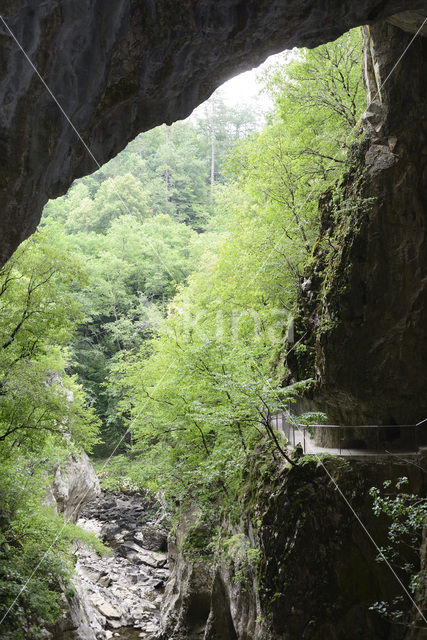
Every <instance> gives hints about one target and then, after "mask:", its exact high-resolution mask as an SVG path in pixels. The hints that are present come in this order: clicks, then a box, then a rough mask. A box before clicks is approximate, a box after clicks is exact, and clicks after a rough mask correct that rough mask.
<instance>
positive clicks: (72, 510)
mask: <svg viewBox="0 0 427 640" xmlns="http://www.w3.org/2000/svg"><path fill="white" fill-rule="evenodd" d="M51 492H52V495H53V498H54V500H55V502H56V504H57V507H58V510H59V511H61V512H62V513H63V514H64V516H65V518H66V519H68V520H71V521H72V522H76V521H77V519H78V517H79V515H80V512H81V510H82V508H83V507H84V505H85V504H86V503H87V502H90V501H91V500H93V499H94V498H95V497H96V496H97V495H99V494H100V493H101V488H100V485H99V480H98V478H97V476H96V473H95V471H94V469H93V467H92V465H91V463H90V460H89V458H88V456H87V455H86V453H84V452H81V453H80V454H79V455H73V456H69V458H68V459H67V461H66V462H65V463H63V464H61V465H60V466H58V467H56V469H54V476H53V482H52V487H51Z"/></svg>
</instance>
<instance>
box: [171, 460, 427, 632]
mask: <svg viewBox="0 0 427 640" xmlns="http://www.w3.org/2000/svg"><path fill="white" fill-rule="evenodd" d="M413 462H415V463H416V464H407V463H405V462H402V461H396V459H393V458H389V459H388V458H382V459H377V460H375V464H372V460H371V461H370V462H366V461H363V460H362V459H360V460H351V462H344V461H343V460H342V459H338V458H335V459H332V460H329V461H328V462H325V464H326V466H327V468H328V470H329V472H330V473H331V475H332V476H333V477H334V478H335V480H336V482H337V483H338V485H339V487H340V489H341V490H342V492H343V493H344V495H345V496H346V498H347V499H348V500H349V502H350V503H351V504H352V506H353V508H354V509H355V511H356V512H357V514H358V516H359V517H360V519H361V520H362V522H363V523H364V525H365V526H366V527H367V529H368V530H369V531H370V533H371V534H372V536H373V537H374V539H375V540H376V542H377V543H378V544H379V545H381V544H384V541H385V532H386V527H385V523H384V522H383V521H381V519H378V518H376V517H375V516H374V515H373V513H372V499H371V498H370V496H369V495H368V490H369V488H370V487H371V486H381V484H382V482H383V480H385V479H395V478H397V477H399V476H403V475H406V476H409V478H410V483H411V489H413V490H414V491H416V492H419V493H420V495H424V494H425V489H426V480H425V478H426V476H425V470H426V459H425V457H423V456H422V455H420V456H419V457H418V459H417V460H414V461H413ZM416 465H419V466H418V467H417V466H416ZM241 507H242V514H244V515H243V516H242V520H241V522H240V523H235V524H234V525H232V526H231V525H227V526H226V527H225V531H224V532H223V540H224V539H227V538H228V537H229V536H234V537H235V538H236V539H238V540H239V544H240V545H243V548H246V549H247V550H248V551H247V553H246V555H245V554H244V553H243V554H242V553H236V554H235V557H234V559H233V553H231V558H230V552H228V557H227V556H225V557H224V555H222V556H221V557H220V559H218V558H219V556H217V557H216V559H215V560H212V559H208V558H204V559H203V557H199V558H198V559H196V558H195V557H194V556H191V555H188V551H186V550H185V546H184V545H183V538H185V532H186V531H188V528H189V522H188V519H186V518H184V520H183V521H182V522H181V527H180V528H178V532H177V538H176V542H177V545H178V546H177V547H176V546H175V547H173V548H172V550H171V552H172V558H171V560H172V562H171V566H172V578H171V582H170V584H169V586H168V588H167V592H166V600H165V607H164V610H163V629H164V634H163V636H162V640H166V639H167V640H301V639H305V640H324V639H325V638H328V640H342V639H343V638H348V640H371V639H372V640H399V639H401V638H403V637H404V636H405V633H406V629H405V627H404V626H402V625H390V624H389V623H387V622H385V621H384V620H383V619H382V618H380V617H379V616H378V615H377V614H375V613H373V612H372V611H370V610H369V607H370V606H371V605H372V604H373V602H375V601H378V600H382V599H385V600H387V599H391V598H393V597H394V596H395V595H397V594H399V595H400V593H401V591H400V587H399V585H398V583H397V581H396V580H395V579H394V578H393V576H392V574H391V572H390V570H389V569H388V568H387V567H385V566H383V565H382V564H379V563H377V562H376V561H375V556H376V550H375V548H374V546H373V544H372V543H371V541H370V540H369V538H368V536H367V535H366V533H365V532H364V531H363V529H362V527H361V526H360V524H359V523H358V522H357V520H356V518H355V517H354V515H353V514H352V513H351V511H350V510H349V507H348V506H347V504H346V503H345V501H344V500H343V498H342V497H341V495H340V494H339V493H338V492H337V491H336V489H335V487H334V486H333V484H332V483H331V482H330V479H329V477H328V475H327V474H326V472H325V470H324V468H323V467H322V466H321V465H320V464H318V463H316V461H311V462H307V463H306V464H305V465H304V466H303V467H298V468H292V469H291V470H289V469H288V470H284V469H277V468H274V467H272V468H271V469H269V470H267V471H265V470H264V471H262V470H261V469H260V468H257V467H256V466H255V467H254V468H253V469H252V470H251V472H248V477H247V490H246V492H245V494H244V495H243V496H242V504H241ZM245 545H246V547H245ZM249 550H252V553H250V551H249ZM257 552H260V553H257ZM254 558H255V560H254ZM200 594H203V601H202V602H201V601H200V600H199V599H198V598H199V597H200ZM404 606H405V607H406V608H407V610H410V606H411V605H410V603H409V601H407V602H406V603H405V605H404ZM196 610H197V611H198V612H199V618H198V620H196V617H195V615H194V611H196ZM192 612H193V614H192ZM415 637H416V636H415ZM417 640H418V638H417Z"/></svg>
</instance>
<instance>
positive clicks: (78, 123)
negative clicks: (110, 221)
mask: <svg viewBox="0 0 427 640" xmlns="http://www.w3.org/2000/svg"><path fill="white" fill-rule="evenodd" d="M422 8H425V0H358V2H354V1H353V0H332V1H330V2H315V1H314V0H308V1H306V2H301V1H300V0H243V1H242V0H181V1H180V2H176V1H175V0H157V1H154V0H144V1H141V0H116V1H115V2H106V1H105V0H73V1H72V2H70V1H69V0H46V1H44V2H39V0H6V1H5V2H3V3H2V16H3V17H2V22H0V95H1V96H2V107H1V110H0V158H1V170H0V184H1V187H0V211H1V214H0V264H2V263H3V262H4V261H5V260H6V259H7V257H9V256H10V255H11V253H12V252H13V250H14V249H15V248H16V247H17V245H18V244H19V242H21V241H22V240H23V239H24V238H26V237H27V236H28V235H29V234H30V233H32V232H33V231H34V229H35V228H36V225H37V223H38V221H39V219H40V214H41V210H42V207H43V206H44V204H45V203H46V201H47V199H48V198H54V197H56V196H59V195H61V194H63V193H65V191H66V190H67V188H68V187H69V186H70V184H71V182H72V181H73V180H74V179H75V178H77V177H80V176H82V175H85V174H88V173H92V172H93V171H94V170H95V169H96V168H97V163H99V164H103V163H104V162H106V161H107V160H109V159H110V158H111V157H113V156H114V155H115V154H117V153H118V152H119V151H120V150H121V149H123V148H124V146H125V145H126V144H127V143H128V142H129V141H130V140H132V139H133V138H134V137H135V136H136V135H137V134H138V133H139V132H141V131H143V130H147V129H150V128H152V127H154V126H156V125H158V124H161V123H163V122H167V123H170V122H172V121H174V120H177V119H180V118H183V117H185V116H187V115H188V114H189V113H190V112H191V111H192V109H193V108H194V107H196V106H197V105H198V104H200V103H201V102H202V101H203V100H205V99H206V98H208V97H209V95H210V94H211V93H212V91H213V90H214V89H215V88H216V87H218V86H219V85H220V84H221V83H222V82H223V81H225V80H226V79H228V78H229V77H231V76H232V75H233V74H236V73H238V72H240V71H243V70H246V69H248V68H249V67H251V66H254V65H257V64H259V63H260V62H262V61H263V60H264V59H265V58H266V56H267V55H268V54H271V53H275V52H277V51H279V50H283V49H285V48H290V47H294V46H303V45H307V46H314V45H317V44H320V43H321V42H326V41H328V40H331V39H334V38H336V37H337V36H339V35H340V34H341V33H343V32H344V31H346V30H348V29H349V28H350V27H353V26H356V25H360V24H367V23H372V22H373V21H375V20H378V19H382V18H386V17H388V16H391V15H392V14H396V13H397V12H399V11H404V10H408V9H413V10H414V9H422ZM408 24H409V25H411V20H410V19H406V20H405V25H408ZM18 43H19V44H18ZM20 47H22V49H21V48H20ZM26 56H28V58H26ZM30 61H31V63H30ZM32 64H33V65H34V66H35V67H36V68H37V70H38V72H39V73H40V75H41V77H42V78H43V81H44V82H45V83H46V85H47V87H48V88H49V91H48V89H47V87H46V86H45V85H44V84H43V82H42V81H41V80H40V78H39V77H37V75H36V73H35V69H34V68H33V66H32ZM50 92H51V93H50ZM52 96H55V98H56V99H57V100H58V102H59V104H60V105H61V109H63V112H62V111H61V109H60V108H59V106H58V104H56V103H55V101H54V99H53V97H52ZM64 113H65V114H67V116H68V117H69V118H70V120H71V122H72V123H73V126H71V125H70V123H69V122H68V121H67V119H66V117H65V115H64ZM77 131H78V134H79V135H77ZM82 141H84V143H85V144H86V145H87V146H88V148H89V149H90V152H91V154H93V156H91V154H90V153H88V150H87V149H86V148H85V146H84V144H83V142H82Z"/></svg>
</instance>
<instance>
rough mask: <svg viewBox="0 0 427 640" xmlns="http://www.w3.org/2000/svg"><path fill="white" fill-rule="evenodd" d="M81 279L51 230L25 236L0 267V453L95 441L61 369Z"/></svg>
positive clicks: (92, 425) (78, 395) (88, 414)
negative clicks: (75, 292)
mask: <svg viewBox="0 0 427 640" xmlns="http://www.w3.org/2000/svg"><path fill="white" fill-rule="evenodd" d="M83 281H84V276H83V274H82V271H81V269H80V268H79V266H78V264H77V263H76V262H75V261H74V260H72V259H71V258H70V257H69V256H68V255H66V254H65V253H63V252H62V251H61V250H59V249H56V248H54V245H53V242H52V237H51V236H50V235H49V234H46V233H38V234H36V235H34V236H33V237H32V238H31V239H30V240H27V241H26V242H25V243H24V244H23V245H22V246H21V247H20V248H19V249H18V251H17V252H16V253H15V254H14V256H13V257H12V258H11V259H10V260H9V262H8V263H7V264H6V265H5V266H4V267H3V269H1V271H0V371H1V373H0V443H1V445H2V446H1V450H0V458H4V457H8V456H11V455H13V454H14V452H15V451H17V450H19V452H20V454H25V453H29V452H34V451H39V450H40V449H41V448H43V446H44V445H45V444H46V441H49V440H54V441H56V442H58V443H62V442H63V440H64V437H68V436H71V437H72V439H73V441H74V443H75V444H76V445H80V446H85V447H86V448H90V446H91V445H92V444H93V443H94V442H95V441H96V432H97V424H98V422H97V419H96V417H95V415H94V413H93V411H91V410H90V409H87V408H86V407H85V403H84V398H83V395H82V392H81V390H80V388H79V387H78V385H77V383H76V381H75V379H74V378H73V377H71V376H68V375H67V374H66V372H65V369H66V367H67V361H68V353H67V350H66V349H65V346H66V344H67V342H68V341H69V340H70V339H71V336H72V333H73V327H74V324H75V322H77V321H78V320H79V319H80V318H81V314H80V307H79V305H78V303H77V302H76V300H75V297H74V295H73V293H72V291H71V289H72V287H73V286H74V285H75V284H76V283H79V282H83Z"/></svg>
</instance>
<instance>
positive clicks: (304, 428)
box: [303, 425, 307, 453]
mask: <svg viewBox="0 0 427 640" xmlns="http://www.w3.org/2000/svg"><path fill="white" fill-rule="evenodd" d="M306 429H307V425H304V426H303V435H304V453H305V430H306Z"/></svg>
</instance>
